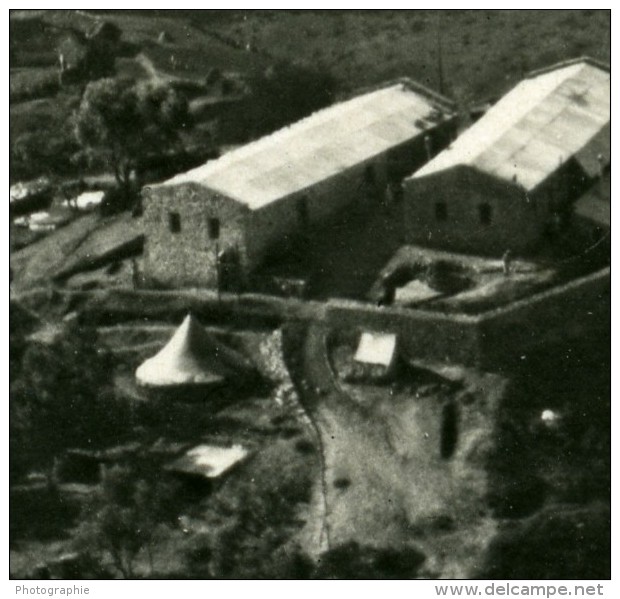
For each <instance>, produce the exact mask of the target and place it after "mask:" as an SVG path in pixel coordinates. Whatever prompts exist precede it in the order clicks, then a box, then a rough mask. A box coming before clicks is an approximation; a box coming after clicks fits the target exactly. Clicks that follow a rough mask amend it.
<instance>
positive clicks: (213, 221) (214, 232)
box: [207, 218, 220, 239]
mask: <svg viewBox="0 0 620 599" xmlns="http://www.w3.org/2000/svg"><path fill="white" fill-rule="evenodd" d="M207 227H208V229H209V239H219V238H220V219H219V218H210V219H209V220H208V223H207Z"/></svg>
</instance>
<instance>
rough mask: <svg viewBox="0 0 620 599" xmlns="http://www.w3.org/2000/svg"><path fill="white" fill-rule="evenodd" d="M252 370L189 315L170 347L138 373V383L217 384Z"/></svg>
mask: <svg viewBox="0 0 620 599" xmlns="http://www.w3.org/2000/svg"><path fill="white" fill-rule="evenodd" d="M251 370H252V366H251V365H250V364H249V363H248V362H247V361H246V360H245V358H243V356H241V355H240V354H238V353H237V352H235V351H234V350H232V349H230V348H228V347H226V346H224V345H223V344H221V343H219V342H218V341H217V340H216V339H214V338H213V337H212V336H211V335H210V334H209V333H208V332H207V331H206V330H205V329H204V328H203V327H202V326H201V325H200V323H199V322H198V321H197V320H196V319H195V318H194V317H193V316H192V315H191V314H188V315H187V316H186V317H185V320H184V321H183V323H182V324H181V326H180V327H179V328H178V329H177V330H176V331H175V333H174V335H173V336H172V338H171V339H170V341H168V343H167V344H166V345H165V346H164V347H163V348H162V349H161V350H160V351H159V353H157V354H156V355H155V356H153V357H152V358H149V359H148V360H146V361H145V362H143V363H142V365H141V366H139V367H138V369H137V370H136V378H137V380H138V383H140V384H141V385H146V386H150V387H166V386H173V385H189V384H202V385H205V384H218V383H222V382H224V381H225V380H226V379H229V378H232V377H237V376H243V375H246V374H248V373H249V372H250V371H251Z"/></svg>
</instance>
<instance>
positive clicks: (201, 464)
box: [167, 445, 249, 478]
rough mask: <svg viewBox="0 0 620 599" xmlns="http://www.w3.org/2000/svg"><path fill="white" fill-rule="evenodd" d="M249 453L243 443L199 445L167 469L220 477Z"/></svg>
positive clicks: (207, 476)
mask: <svg viewBox="0 0 620 599" xmlns="http://www.w3.org/2000/svg"><path fill="white" fill-rule="evenodd" d="M248 454H249V451H248V450H247V449H246V448H245V447H242V446H241V445H233V446H232V447H218V446H216V445H198V446H197V447H194V448H193V449H190V450H189V451H188V452H187V453H186V454H185V455H184V456H182V457H181V458H179V459H178V460H176V461H174V462H172V464H169V465H168V466H167V469H168V470H172V471H174V472H182V473H185V474H197V475H200V476H204V477H206V478H218V477H219V476H221V475H222V474H224V473H225V472H228V471H229V470H230V469H231V468H232V467H233V466H235V465H236V464H238V463H239V462H241V460H243V459H245V458H246V457H247V456H248Z"/></svg>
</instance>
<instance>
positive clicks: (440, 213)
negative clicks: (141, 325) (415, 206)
mask: <svg viewBox="0 0 620 599" xmlns="http://www.w3.org/2000/svg"><path fill="white" fill-rule="evenodd" d="M435 220H438V221H445V220H448V205H447V204H446V203H445V202H437V203H436V204H435Z"/></svg>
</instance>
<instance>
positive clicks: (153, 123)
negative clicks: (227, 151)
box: [74, 79, 189, 192]
mask: <svg viewBox="0 0 620 599" xmlns="http://www.w3.org/2000/svg"><path fill="white" fill-rule="evenodd" d="M188 114H189V113H188V106H187V100H186V98H185V97H184V96H182V95H181V94H179V93H178V92H177V91H175V90H174V89H172V88H171V87H169V86H166V85H161V84H153V83H151V82H146V83H145V82H140V83H137V84H135V83H133V82H131V81H126V80H122V79H101V80H99V81H94V82H91V83H89V84H88V86H87V87H86V90H85V91H84V95H83V97H82V101H81V103H80V106H79V108H78V110H77V112H76V114H75V115H74V130H75V135H76V138H77V141H78V143H79V144H80V146H81V148H82V152H83V153H84V154H86V156H88V158H89V159H92V158H95V157H96V158H100V159H101V158H103V159H104V160H105V161H106V163H107V164H109V166H110V167H111V168H113V170H114V176H115V178H116V181H117V184H118V186H119V188H121V189H122V190H124V191H125V192H129V191H130V190H131V172H132V170H134V169H136V168H137V167H138V163H139V159H140V157H141V156H144V155H147V154H164V153H165V152H166V151H167V150H168V149H169V148H170V147H171V146H174V145H177V144H180V137H179V132H180V130H181V129H182V128H184V127H187V126H188V124H189V116H188Z"/></svg>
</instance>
